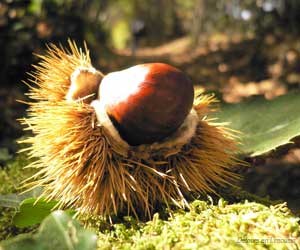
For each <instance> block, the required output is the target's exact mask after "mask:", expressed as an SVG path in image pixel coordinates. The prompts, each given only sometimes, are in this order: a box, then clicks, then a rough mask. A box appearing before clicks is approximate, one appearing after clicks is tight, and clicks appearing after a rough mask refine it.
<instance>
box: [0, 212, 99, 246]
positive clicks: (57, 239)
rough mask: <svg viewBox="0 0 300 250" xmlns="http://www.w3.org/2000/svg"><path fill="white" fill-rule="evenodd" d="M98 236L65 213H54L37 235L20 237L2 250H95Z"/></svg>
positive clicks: (9, 241)
mask: <svg viewBox="0 0 300 250" xmlns="http://www.w3.org/2000/svg"><path fill="white" fill-rule="evenodd" d="M96 242H97V236H96V234H95V233H93V232H91V231H89V230H86V229H84V228H82V227H81V226H80V224H79V223H78V222H77V221H76V220H74V219H72V217H71V216H70V215H68V214H67V213H65V212H63V211H59V210H58V211H54V212H53V213H51V214H50V215H49V216H48V217H47V218H46V219H45V220H44V221H43V222H42V224H41V226H40V228H39V230H38V232H37V233H36V234H35V235H30V234H26V235H19V236H17V237H15V238H13V239H10V240H7V241H4V242H3V243H2V245H0V249H1V250H24V249H26V250H52V249H57V250H95V249H96Z"/></svg>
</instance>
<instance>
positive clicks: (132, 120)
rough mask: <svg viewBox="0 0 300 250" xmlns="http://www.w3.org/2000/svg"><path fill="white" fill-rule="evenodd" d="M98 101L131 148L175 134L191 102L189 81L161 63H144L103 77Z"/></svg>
mask: <svg viewBox="0 0 300 250" xmlns="http://www.w3.org/2000/svg"><path fill="white" fill-rule="evenodd" d="M100 100H101V102H102V103H103V104H104V107H105V110H106V113H107V114H108V116H109V117H110V119H111V120H112V122H113V124H114V126H115V127H116V128H117V130H118V131H119V133H120V136H121V137H122V138H123V139H124V140H125V141H126V142H127V143H128V144H129V145H132V146H137V145H141V144H151V143H153V142H159V141H161V140H163V139H164V138H166V137H168V136H170V135H171V134H172V133H174V132H175V131H176V130H177V129H178V127H179V126H180V125H181V124H182V123H183V121H184V120H185V118H186V116H187V115H188V113H189V112H190V110H191V108H192V105H193V100H194V88H193V84H192V82H191V80H190V79H189V78H188V77H187V76H186V75H185V74H184V73H183V72H182V71H180V70H179V69H177V68H175V67H172V66H170V65H168V64H164V63H147V64H141V65H137V66H133V67H131V68H128V69H125V70H122V71H118V72H113V73H110V74H108V75H106V76H105V77H104V78H103V80H102V82H101V85H100Z"/></svg>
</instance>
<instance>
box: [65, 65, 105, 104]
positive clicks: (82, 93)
mask: <svg viewBox="0 0 300 250" xmlns="http://www.w3.org/2000/svg"><path fill="white" fill-rule="evenodd" d="M102 78H103V75H102V74H101V73H100V72H99V71H97V70H95V69H94V68H92V67H91V68H86V67H79V68H77V69H76V70H75V71H74V72H73V74H72V75H71V77H70V82H71V84H70V87H69V91H68V93H67V95H66V99H67V100H68V101H76V100H78V99H80V100H82V101H83V102H84V103H87V104H89V103H91V101H92V100H94V99H96V98H97V97H98V89H99V85H100V83H101V80H102Z"/></svg>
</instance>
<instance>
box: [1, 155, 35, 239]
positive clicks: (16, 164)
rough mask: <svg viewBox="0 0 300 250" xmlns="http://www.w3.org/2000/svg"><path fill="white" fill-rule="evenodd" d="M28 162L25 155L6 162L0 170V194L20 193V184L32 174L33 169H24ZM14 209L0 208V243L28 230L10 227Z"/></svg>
mask: <svg viewBox="0 0 300 250" xmlns="http://www.w3.org/2000/svg"><path fill="white" fill-rule="evenodd" d="M29 162H30V161H29V160H28V157H27V156H26V155H25V154H20V155H19V156H18V157H16V159H14V160H11V161H8V162H7V164H6V166H5V167H4V168H3V169H0V183H1V185H0V194H1V195H3V194H9V193H20V192H21V191H22V189H21V182H22V181H24V180H25V179H26V178H28V177H29V176H30V175H32V173H33V171H34V170H33V169H24V167H25V166H26V165H28V163H29ZM15 212H16V211H15V209H13V208H4V207H0V241H1V240H3V239H7V238H9V237H10V236H13V235H17V234H19V233H23V232H27V231H28V230H29V229H22V230H21V229H18V228H16V227H15V226H13V225H12V218H13V216H14V214H15Z"/></svg>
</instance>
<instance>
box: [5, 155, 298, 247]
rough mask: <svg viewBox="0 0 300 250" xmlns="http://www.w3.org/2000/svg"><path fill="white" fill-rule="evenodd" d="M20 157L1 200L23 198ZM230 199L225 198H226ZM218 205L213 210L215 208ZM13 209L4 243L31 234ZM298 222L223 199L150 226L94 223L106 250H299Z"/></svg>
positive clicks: (274, 209)
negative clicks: (7, 196) (17, 221)
mask: <svg viewBox="0 0 300 250" xmlns="http://www.w3.org/2000/svg"><path fill="white" fill-rule="evenodd" d="M27 163H28V160H27V158H26V156H24V155H21V156H19V157H18V158H17V159H16V160H15V161H11V162H9V163H8V164H7V166H6V167H5V168H4V169H2V170H0V183H1V184H3V185H0V194H7V193H14V192H20V190H19V187H20V183H21V181H22V180H24V179H25V178H26V177H28V176H30V175H31V174H32V170H30V169H25V170H24V169H23V167H24V166H25V165H26V164H27ZM226 199H227V198H226ZM213 203H214V204H213ZM14 213H15V210H14V209H9V208H0V239H1V240H3V239H7V238H9V237H13V236H14V235H17V234H20V233H24V232H28V230H29V231H30V229H25V230H24V229H22V230H21V229H18V228H16V227H15V226H13V225H12V223H11V219H12V217H13V215H14ZM299 220H300V219H299V218H297V217H295V216H294V215H292V214H291V213H290V211H289V209H288V208H287V206H286V205H285V204H283V203H281V204H278V205H273V206H272V205H271V206H266V205H263V204H261V203H259V202H247V201H241V202H235V203H233V204H228V202H227V201H225V200H223V199H220V200H219V202H218V203H217V204H215V202H213V200H208V201H200V200H195V201H193V202H192V203H191V209H190V210H189V211H184V210H176V211H174V212H170V213H169V214H168V216H166V213H159V214H158V213H157V214H155V215H154V216H153V219H152V220H150V221H148V222H138V221H136V220H135V219H133V218H132V217H124V218H122V219H119V222H118V223H115V224H113V225H110V224H109V223H104V222H103V221H100V220H97V219H95V220H91V222H92V225H93V227H94V228H95V229H96V230H97V231H98V236H99V239H98V250H100V249H101V250H102V249H274V250H275V249H276V250H277V249H298V248H299V247H300V225H299Z"/></svg>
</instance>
